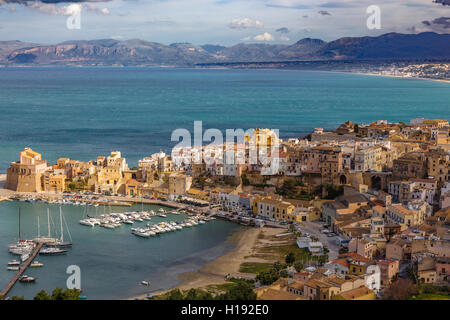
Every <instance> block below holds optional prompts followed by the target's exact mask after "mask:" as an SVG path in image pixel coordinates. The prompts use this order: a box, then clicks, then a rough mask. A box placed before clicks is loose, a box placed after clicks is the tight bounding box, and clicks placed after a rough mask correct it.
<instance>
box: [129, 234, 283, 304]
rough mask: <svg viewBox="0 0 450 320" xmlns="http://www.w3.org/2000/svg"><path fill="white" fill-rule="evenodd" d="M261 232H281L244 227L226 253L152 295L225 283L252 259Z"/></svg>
mask: <svg viewBox="0 0 450 320" xmlns="http://www.w3.org/2000/svg"><path fill="white" fill-rule="evenodd" d="M261 232H264V234H265V235H275V234H278V233H281V232H283V231H282V229H278V228H246V229H244V230H242V231H239V232H238V233H236V234H235V235H233V236H232V238H231V239H230V241H232V242H233V243H236V247H235V248H234V249H233V250H231V251H229V252H228V253H226V254H224V255H222V256H220V257H218V258H217V259H215V260H213V261H211V262H209V263H207V264H206V265H205V266H203V267H202V268H201V269H200V270H198V271H196V272H186V273H183V274H181V275H179V280H180V281H181V282H180V284H179V285H177V286H175V287H173V288H170V289H167V290H161V291H154V292H151V291H150V293H151V294H152V295H154V296H155V295H161V294H164V293H166V292H168V291H170V290H172V289H176V288H178V289H180V290H189V289H191V288H203V287H206V286H210V285H219V284H223V283H226V281H225V277H226V276H227V275H230V274H231V275H236V274H239V267H240V265H241V264H242V263H243V262H247V261H253V260H254V258H253V259H252V258H249V256H252V255H254V254H255V253H256V250H255V248H256V246H257V240H258V237H259V235H260V233H261ZM144 298H145V295H140V296H136V297H132V298H130V299H144Z"/></svg>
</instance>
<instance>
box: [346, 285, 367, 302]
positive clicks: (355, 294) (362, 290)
mask: <svg viewBox="0 0 450 320" xmlns="http://www.w3.org/2000/svg"><path fill="white" fill-rule="evenodd" d="M370 293H373V291H372V290H370V289H369V288H367V287H365V286H362V287H359V288H356V289H352V290H349V291H345V292H342V293H341V294H340V296H341V297H343V298H344V299H345V300H353V299H357V298H360V297H363V296H365V295H368V294H370Z"/></svg>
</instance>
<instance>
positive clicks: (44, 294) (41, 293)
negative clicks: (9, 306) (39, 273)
mask: <svg viewBox="0 0 450 320" xmlns="http://www.w3.org/2000/svg"><path fill="white" fill-rule="evenodd" d="M51 299H52V297H51V296H50V295H49V294H48V293H47V292H46V291H45V290H41V291H39V292H38V293H37V294H36V296H35V297H34V300H51Z"/></svg>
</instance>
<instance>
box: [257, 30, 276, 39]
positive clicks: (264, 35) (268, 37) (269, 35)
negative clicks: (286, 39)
mask: <svg viewBox="0 0 450 320" xmlns="http://www.w3.org/2000/svg"><path fill="white" fill-rule="evenodd" d="M253 40H256V41H273V40H275V38H274V37H273V36H272V35H271V34H270V33H268V32H264V33H263V34H259V35H257V36H255V37H253Z"/></svg>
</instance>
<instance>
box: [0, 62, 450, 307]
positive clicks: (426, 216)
mask: <svg viewBox="0 0 450 320" xmlns="http://www.w3.org/2000/svg"><path fill="white" fill-rule="evenodd" d="M447 68H448V66H447ZM449 131H450V126H449V122H448V120H442V119H425V118H416V119H412V120H410V121H409V123H404V122H398V123H389V122H388V121H386V120H377V121H374V122H372V123H369V124H362V123H354V122H352V121H346V122H345V123H343V124H341V125H340V126H339V127H338V128H337V129H335V130H333V131H325V130H323V129H322V128H315V129H314V132H312V133H311V134H309V135H308V136H306V137H304V138H291V139H288V140H286V141H284V140H282V139H280V138H278V136H276V135H275V137H274V132H273V131H272V130H270V129H255V130H254V132H253V135H252V136H251V137H249V139H247V140H246V141H245V142H248V141H254V142H255V145H256V148H257V150H258V151H260V150H262V149H265V150H266V151H267V150H272V152H273V150H274V149H273V147H274V146H275V145H276V146H277V148H276V150H277V153H276V157H275V158H276V163H277V166H276V172H273V171H271V172H270V173H268V172H267V170H266V169H267V166H270V165H271V164H270V163H269V164H268V163H264V162H261V161H259V162H258V161H257V162H254V161H251V159H250V158H251V151H250V150H249V147H248V144H246V143H244V144H242V145H239V144H238V143H232V147H233V148H232V149H233V150H240V151H239V152H241V153H240V154H238V153H239V152H237V153H236V154H235V155H234V156H235V159H234V160H236V158H237V157H238V156H239V157H241V159H243V161H231V162H227V161H219V160H223V155H224V154H226V151H227V150H229V149H230V143H228V142H227V143H224V144H220V145H216V146H214V147H213V149H211V148H210V149H208V150H207V148H206V147H205V146H192V147H186V148H178V149H174V150H173V151H172V154H170V155H169V154H165V153H164V152H158V153H155V154H153V155H151V156H149V157H145V158H143V159H141V160H139V162H138V165H137V166H134V167H131V168H130V167H129V165H128V163H127V161H126V159H125V158H124V157H123V156H122V154H121V152H120V151H112V152H111V153H110V154H109V155H107V156H98V157H97V158H96V159H95V160H91V161H87V162H86V161H78V160H73V159H69V158H65V157H62V158H59V159H58V160H57V161H56V163H55V164H49V163H48V162H47V161H46V160H44V158H43V156H42V155H41V154H40V153H39V152H37V151H35V150H33V149H31V148H28V147H27V148H25V149H24V150H23V151H22V152H20V155H19V159H18V161H15V162H12V163H11V164H10V168H9V169H8V170H7V174H6V177H5V179H4V186H3V189H1V190H0V200H9V199H28V200H30V199H33V201H34V200H36V199H38V200H44V201H48V202H49V201H62V199H65V200H64V201H66V200H67V199H71V201H80V202H86V203H89V204H91V205H95V204H98V203H101V201H107V202H108V204H110V205H127V204H128V203H133V202H134V203H141V202H142V203H158V204H162V205H167V206H171V207H173V208H175V209H180V208H183V209H186V208H188V209H189V208H194V209H193V211H192V212H193V213H196V214H197V215H199V216H201V219H203V218H204V217H212V216H216V217H218V218H222V219H226V220H229V221H233V222H236V223H240V224H243V225H248V226H250V227H252V228H250V230H251V231H249V232H250V233H251V234H252V236H247V237H245V236H244V237H242V238H241V240H240V245H239V246H238V247H237V249H236V250H237V252H238V253H237V254H238V256H239V259H238V258H237V256H236V255H235V256H233V257H234V259H235V260H233V257H231V258H230V257H228V259H229V260H230V261H234V262H236V261H237V265H236V266H234V265H233V266H234V267H235V269H233V268H231V267H230V269H226V271H224V274H223V275H224V277H223V278H224V279H223V280H220V281H219V280H218V279H217V278H215V279H212V280H211V281H209V282H208V281H206V282H205V281H197V285H195V286H194V285H193V284H192V283H195V281H192V282H191V283H190V285H186V283H185V284H184V285H183V286H181V287H179V288H178V289H175V290H172V291H167V292H164V293H161V294H160V295H159V296H158V297H159V298H160V299H174V298H175V297H177V298H178V299H182V298H183V297H185V296H183V295H185V294H186V292H185V291H183V290H184V289H193V290H197V291H196V294H197V295H201V294H205V297H206V294H208V295H207V297H213V296H215V295H219V293H221V292H222V291H223V290H224V289H223V288H224V287H223V285H224V284H225V283H231V285H237V286H240V285H242V283H244V284H245V285H246V286H247V287H250V288H251V291H252V294H253V295H254V297H255V298H257V299H261V300H375V299H411V298H412V299H428V298H431V297H434V298H442V299H448V298H449V291H448V288H449V286H450V136H449ZM269 153H270V151H269ZM275 158H274V154H271V161H272V162H273V161H274V159H275ZM198 159H201V160H200V161H199V160H198ZM250 233H249V234H250ZM242 241H244V242H245V243H243V242H242ZM230 254H232V253H230ZM235 254H236V252H235ZM219 259H220V258H219ZM222 259H223V258H222ZM219 261H220V260H219ZM234 262H233V263H234ZM224 265H227V263H224ZM230 265H231V262H230ZM212 266H213V267H211V265H210V266H209V268H210V269H211V268H212V269H215V268H217V269H220V268H221V266H220V265H219V264H217V263H216V264H213V265H212ZM222 268H224V269H223V270H225V267H224V266H222ZM236 269H237V270H236ZM213 272H214V270H213V271H212V273H213ZM230 281H231V282H230ZM216 282H218V283H217V284H216V286H215V287H214V289H211V288H212V287H211V285H214V284H215V283H216ZM199 284H202V285H199ZM206 284H207V285H208V286H206ZM221 286H222V287H221ZM179 289H181V291H180V290H179ZM191 293H192V292H191ZM158 297H157V298H158ZM191 298H192V296H191Z"/></svg>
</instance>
